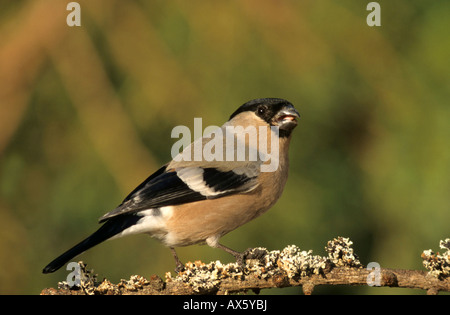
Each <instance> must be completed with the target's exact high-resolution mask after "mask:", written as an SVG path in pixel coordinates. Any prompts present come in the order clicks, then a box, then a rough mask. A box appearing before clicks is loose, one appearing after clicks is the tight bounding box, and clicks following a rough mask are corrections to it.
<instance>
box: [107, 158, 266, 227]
mask: <svg viewBox="0 0 450 315" xmlns="http://www.w3.org/2000/svg"><path fill="white" fill-rule="evenodd" d="M258 175H259V171H256V170H255V168H252V167H250V168H249V167H245V166H242V165H241V166H240V167H236V168H234V169H231V170H221V169H219V168H215V167H207V168H203V167H199V166H187V167H179V168H171V169H168V166H167V165H165V166H163V167H162V168H160V169H159V170H158V171H156V172H155V173H154V174H152V175H151V176H150V177H148V178H147V179H146V180H145V181H144V182H143V183H142V184H140V185H139V186H138V187H136V189H134V190H133V191H132V192H131V193H130V194H129V195H128V196H127V197H126V198H125V199H124V201H123V202H122V204H120V205H119V206H118V207H117V208H116V209H114V210H112V211H110V212H108V213H107V214H105V215H104V216H102V217H101V218H100V219H99V221H100V222H104V221H106V220H108V219H110V218H112V217H116V216H118V215H122V214H125V213H135V212H139V211H141V210H146V209H151V208H157V207H164V206H174V205H179V204H184V203H189V202H194V201H200V200H205V199H215V198H220V197H223V196H227V195H230V194H234V193H244V192H248V191H250V190H253V189H255V188H256V187H257V185H258V183H257V180H256V179H257V176H258Z"/></svg>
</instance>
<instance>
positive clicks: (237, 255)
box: [215, 243, 250, 268]
mask: <svg viewBox="0 0 450 315" xmlns="http://www.w3.org/2000/svg"><path fill="white" fill-rule="evenodd" d="M215 247H217V248H220V249H222V250H224V251H226V252H227V253H228V254H231V255H233V256H234V257H235V258H236V262H237V264H238V266H239V268H244V265H245V264H244V258H245V257H246V256H247V254H248V251H249V250H250V248H249V249H247V250H246V251H244V252H243V253H240V252H237V251H235V250H232V249H231V248H229V247H226V246H224V245H222V244H220V243H217V245H216V246H215Z"/></svg>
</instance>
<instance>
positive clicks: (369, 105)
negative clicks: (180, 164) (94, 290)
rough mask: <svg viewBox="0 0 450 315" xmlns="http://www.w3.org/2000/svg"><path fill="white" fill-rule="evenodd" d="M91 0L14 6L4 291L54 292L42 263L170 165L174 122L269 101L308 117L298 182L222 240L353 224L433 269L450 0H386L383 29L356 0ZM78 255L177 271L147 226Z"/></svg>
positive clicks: (2, 102) (295, 152)
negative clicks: (76, 14) (429, 258)
mask: <svg viewBox="0 0 450 315" xmlns="http://www.w3.org/2000/svg"><path fill="white" fill-rule="evenodd" d="M78 2H79V4H80V5H81V23H82V26H81V27H69V26H67V24H66V16H67V14H69V11H67V10H66V5H67V3H69V1H60V0H59V1H57V0H33V1H31V0H29V1H25V0H22V1H17V0H14V1H2V2H1V3H0V38H1V42H0V255H1V256H0V257H1V259H0V293H3V294H5V293H9V294H38V293H39V292H40V291H41V290H42V289H43V288H46V287H56V285H57V282H58V281H61V280H65V278H66V276H67V274H68V271H65V270H63V269H61V270H59V271H58V272H56V273H54V274H51V275H43V274H42V273H41V270H42V268H43V267H44V266H45V265H46V264H47V263H48V262H49V261H50V260H52V259H53V258H55V257H56V256H57V255H59V254H61V253H62V252H63V251H65V250H66V249H68V248H69V247H71V246H72V245H74V244H75V243H76V242H78V241H80V240H81V239H82V238H84V237H85V236H87V235H88V234H90V233H91V232H93V231H94V230H95V229H96V228H97V227H98V224H97V219H98V218H99V217H100V216H101V215H103V214H104V213H106V212H108V211H109V210H111V209H113V208H115V207H116V206H117V205H118V204H119V203H120V202H121V201H122V199H123V198H124V197H125V196H126V195H127V194H128V193H129V192H130V191H131V190H132V189H133V188H134V187H135V186H136V185H138V184H139V183H140V182H141V181H142V180H144V179H145V178H146V177H147V176H148V175H149V174H150V173H152V172H153V171H155V170H157V169H158V167H159V166H160V165H161V164H163V163H165V162H167V161H169V160H170V149H171V146H172V144H173V143H174V142H175V141H176V140H177V139H171V138H170V132H171V130H172V128H173V127H175V126H177V125H186V126H188V127H190V128H191V127H193V121H194V117H202V118H203V126H204V127H206V126H208V125H221V124H222V123H224V122H225V121H226V120H227V119H228V117H229V115H230V114H231V113H232V112H233V111H234V110H235V109H236V108H237V107H238V106H240V105H241V104H243V103H244V102H246V101H248V100H250V99H253V98H260V97H281V98H285V99H288V100H289V101H291V102H292V103H293V104H294V105H295V106H296V108H297V109H298V111H299V112H300V114H301V115H302V117H301V120H300V124H299V126H298V127H297V129H296V130H295V133H294V137H293V141H292V144H291V151H290V157H291V169H290V177H289V180H288V183H287V186H286V189H285V191H284V194H283V196H282V198H281V199H280V201H279V202H278V203H277V204H276V206H275V207H273V209H272V210H271V211H269V212H268V213H267V214H265V215H264V216H262V217H260V218H258V219H256V220H254V221H253V222H251V223H249V224H247V225H245V226H243V227H241V228H240V229H238V230H236V231H234V232H232V233H230V234H229V235H227V236H225V237H224V238H223V239H222V242H223V243H224V244H225V245H227V246H230V247H231V248H233V249H236V250H245V249H246V248H248V247H255V246H264V247H266V248H268V249H269V250H273V249H282V248H284V247H285V246H286V245H289V244H296V245H298V246H299V247H300V248H302V249H304V250H309V249H312V250H313V252H314V254H317V255H325V250H324V246H325V245H326V242H327V241H328V240H330V239H332V238H333V237H336V236H345V237H350V238H351V240H353V242H354V248H355V251H356V253H357V254H358V255H359V256H360V260H361V262H362V263H363V264H367V263H368V262H371V261H375V262H378V263H379V264H380V265H381V267H387V268H404V269H423V267H422V261H421V258H420V254H421V252H422V251H423V250H424V249H429V248H432V249H434V250H439V248H438V244H439V240H441V239H444V238H445V237H450V233H449V232H450V229H449V222H450V213H449V205H450V195H449V192H450V176H449V175H450V149H449V148H450V146H449V140H450V106H449V99H450V39H449V29H450V19H449V17H450V2H449V1H447V0H441V1H438V0H436V1H425V0H422V1H417V0H416V1H414V0H396V1H378V2H379V3H380V5H381V23H382V24H381V27H369V26H368V25H367V24H366V17H367V15H368V14H369V12H368V11H367V10H366V5H367V3H369V1H357V0H341V1H335V0H320V1H314V0H305V1H257V0H252V1H250V0H240V1H237V0H236V1H220V2H219V1H162V0H159V1H144V0H142V1H118V0H117V1H112V0H108V1H106V0H104V1H100V0H98V1H86V0H81V1H78ZM178 253H179V256H180V258H181V259H182V260H183V261H184V262H186V261H189V260H191V261H193V260H198V259H201V260H203V261H206V262H209V261H211V260H216V259H220V260H222V261H224V262H229V261H232V260H233V259H232V257H231V256H230V255H228V254H226V253H224V252H222V251H220V250H217V249H211V248H209V247H207V246H191V247H186V248H181V249H179V251H178ZM77 260H83V261H85V262H86V263H87V264H88V267H90V268H94V270H95V271H96V272H97V273H99V277H100V278H103V277H107V278H108V279H110V280H111V281H113V282H118V281H119V280H120V279H122V278H123V279H129V277H130V275H133V274H140V275H143V276H146V277H149V276H150V275H151V274H157V275H159V276H162V277H164V273H165V272H166V271H172V270H173V268H174V262H173V258H172V256H171V254H170V251H169V250H168V249H167V248H165V247H163V246H162V245H161V244H159V243H158V242H157V241H155V240H152V239H151V238H149V237H147V236H145V235H138V236H132V237H128V238H124V239H119V240H115V241H111V242H106V243H103V244H101V245H99V246H97V247H96V248H94V249H92V250H90V251H88V252H86V253H84V254H82V255H81V256H79V257H78V258H77ZM300 292H301V289H300V288H289V289H273V290H264V291H263V292H262V293H269V294H298V293H300ZM315 293H342V294H346V293H361V294H397V293H403V294H410V293H411V294H415V293H420V294H423V293H424V292H423V291H417V290H406V289H389V288H369V287H355V288H353V287H323V288H322V287H319V288H317V289H316V290H315Z"/></svg>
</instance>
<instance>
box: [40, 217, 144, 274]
mask: <svg viewBox="0 0 450 315" xmlns="http://www.w3.org/2000/svg"><path fill="white" fill-rule="evenodd" d="M139 219H141V217H140V216H138V215H136V214H132V215H123V216H118V217H115V218H112V219H110V220H108V221H106V222H105V224H103V225H102V226H101V227H100V228H99V229H98V230H97V231H96V232H94V233H93V234H92V235H91V236H89V237H87V238H86V239H85V240H83V241H81V242H80V243H78V244H77V245H75V246H74V247H72V248H71V249H69V250H68V251H66V252H65V253H64V254H62V255H61V256H59V257H57V258H55V259H54V260H53V261H52V262H51V263H49V264H48V265H47V266H46V267H45V268H44V269H43V270H42V272H43V273H51V272H55V271H56V270H58V269H59V268H61V267H62V266H64V265H65V264H66V263H67V262H69V261H70V260H71V259H72V258H74V257H76V256H78V255H79V254H81V253H83V252H85V251H86V250H88V249H90V248H91V247H94V246H95V245H98V244H100V243H101V242H103V241H106V240H107V239H109V238H111V237H113V236H114V235H116V234H118V233H120V232H122V231H123V230H125V229H126V228H128V227H130V226H132V225H134V224H136V222H137V221H139Z"/></svg>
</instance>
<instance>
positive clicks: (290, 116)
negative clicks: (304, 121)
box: [275, 106, 300, 130]
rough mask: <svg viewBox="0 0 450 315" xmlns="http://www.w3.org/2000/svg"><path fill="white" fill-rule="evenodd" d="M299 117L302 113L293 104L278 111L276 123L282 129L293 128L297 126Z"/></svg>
mask: <svg viewBox="0 0 450 315" xmlns="http://www.w3.org/2000/svg"><path fill="white" fill-rule="evenodd" d="M298 118H300V114H299V113H298V112H297V110H296V109H295V108H294V107H293V106H289V107H285V108H283V109H281V110H280V111H279V112H278V114H277V115H276V116H275V123H276V125H278V126H279V127H280V129H287V130H291V129H294V128H295V126H297V119H298Z"/></svg>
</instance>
